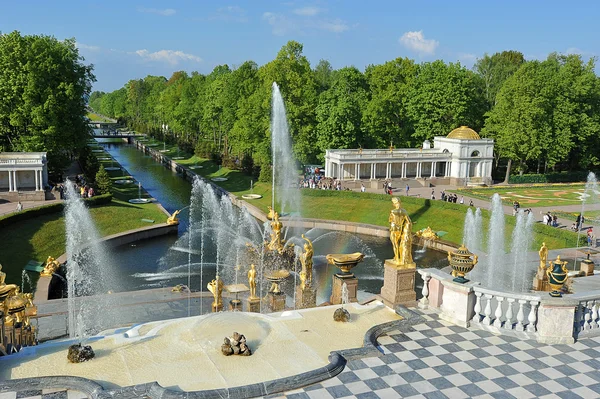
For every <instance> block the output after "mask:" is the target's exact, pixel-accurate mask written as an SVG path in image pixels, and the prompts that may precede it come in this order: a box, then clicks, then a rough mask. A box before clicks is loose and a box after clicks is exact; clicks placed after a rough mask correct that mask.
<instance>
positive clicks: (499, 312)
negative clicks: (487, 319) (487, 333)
mask: <svg viewBox="0 0 600 399" xmlns="http://www.w3.org/2000/svg"><path fill="white" fill-rule="evenodd" d="M496 301H498V304H497V305H496V313H494V317H495V318H496V319H495V320H494V327H498V328H500V327H502V302H503V301H504V297H501V296H496Z"/></svg>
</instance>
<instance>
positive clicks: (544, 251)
mask: <svg viewBox="0 0 600 399" xmlns="http://www.w3.org/2000/svg"><path fill="white" fill-rule="evenodd" d="M538 254H539V255H540V266H539V270H542V271H543V270H544V269H545V268H546V263H548V247H547V246H546V243H545V242H543V243H542V247H541V248H540V251H539V252H538Z"/></svg>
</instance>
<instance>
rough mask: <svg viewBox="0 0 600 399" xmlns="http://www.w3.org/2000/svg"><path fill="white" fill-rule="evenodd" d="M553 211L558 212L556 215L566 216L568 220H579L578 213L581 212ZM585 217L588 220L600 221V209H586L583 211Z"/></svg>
mask: <svg viewBox="0 0 600 399" xmlns="http://www.w3.org/2000/svg"><path fill="white" fill-rule="evenodd" d="M552 213H553V214H556V216H558V217H562V218H565V219H568V220H572V221H576V220H577V215H579V214H580V213H581V212H563V211H552ZM583 217H584V218H585V220H587V221H595V222H599V221H600V211H584V212H583Z"/></svg>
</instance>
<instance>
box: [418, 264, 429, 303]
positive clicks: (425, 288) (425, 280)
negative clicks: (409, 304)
mask: <svg viewBox="0 0 600 399" xmlns="http://www.w3.org/2000/svg"><path fill="white" fill-rule="evenodd" d="M421 277H423V289H422V290H421V294H422V295H423V297H422V298H421V299H420V300H419V308H421V309H427V308H428V307H429V280H430V279H431V276H430V275H429V273H427V272H423V273H421Z"/></svg>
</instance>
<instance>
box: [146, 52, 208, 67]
mask: <svg viewBox="0 0 600 399" xmlns="http://www.w3.org/2000/svg"><path fill="white" fill-rule="evenodd" d="M135 54H137V55H138V56H140V57H141V58H142V59H144V60H147V61H160V62H166V63H168V64H170V65H177V64H179V62H181V61H193V62H202V58H200V57H198V56H195V55H193V54H187V53H184V52H183V51H175V50H160V51H156V52H154V53H151V52H149V51H148V50H146V49H143V50H137V51H136V52H135Z"/></svg>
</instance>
